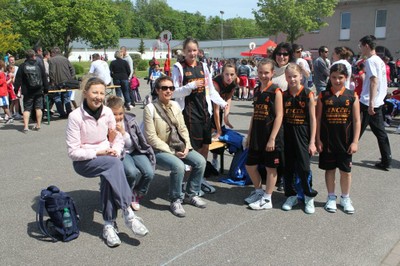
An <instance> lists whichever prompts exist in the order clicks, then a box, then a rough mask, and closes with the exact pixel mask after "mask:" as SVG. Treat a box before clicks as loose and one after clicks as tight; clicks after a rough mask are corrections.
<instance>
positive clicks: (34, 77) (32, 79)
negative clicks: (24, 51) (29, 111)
mask: <svg viewBox="0 0 400 266" xmlns="http://www.w3.org/2000/svg"><path fill="white" fill-rule="evenodd" d="M24 72H25V75H26V80H27V82H28V85H29V88H30V89H40V88H41V87H42V86H43V80H42V70H41V68H40V66H39V63H38V62H37V61H35V62H34V63H33V64H29V63H25V66H24Z"/></svg>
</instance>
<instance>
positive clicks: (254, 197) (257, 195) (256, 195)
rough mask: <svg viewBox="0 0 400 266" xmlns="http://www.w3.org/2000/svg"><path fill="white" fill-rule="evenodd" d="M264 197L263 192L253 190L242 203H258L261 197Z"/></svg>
mask: <svg viewBox="0 0 400 266" xmlns="http://www.w3.org/2000/svg"><path fill="white" fill-rule="evenodd" d="M263 195H264V191H262V190H260V191H257V190H253V191H252V192H251V193H250V195H249V196H248V197H247V198H245V199H244V202H246V204H251V203H253V202H256V201H259V200H260V199H261V198H262V196H263Z"/></svg>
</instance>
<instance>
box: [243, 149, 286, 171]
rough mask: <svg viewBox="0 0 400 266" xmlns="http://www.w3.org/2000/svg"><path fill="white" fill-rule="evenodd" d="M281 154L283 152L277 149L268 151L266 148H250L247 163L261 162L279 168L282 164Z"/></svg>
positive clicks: (266, 165) (255, 163)
mask: <svg viewBox="0 0 400 266" xmlns="http://www.w3.org/2000/svg"><path fill="white" fill-rule="evenodd" d="M281 154H282V153H281V152H280V151H277V150H275V151H271V152H267V151H265V150H262V151H256V150H253V149H249V153H248V154H247V161H246V165H259V164H261V165H264V166H265V167H268V168H277V167H278V166H279V165H280V164H281Z"/></svg>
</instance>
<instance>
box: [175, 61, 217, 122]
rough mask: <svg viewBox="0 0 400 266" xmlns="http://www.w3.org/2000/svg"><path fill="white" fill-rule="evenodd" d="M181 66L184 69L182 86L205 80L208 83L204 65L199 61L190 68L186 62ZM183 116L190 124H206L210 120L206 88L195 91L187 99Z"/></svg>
mask: <svg viewBox="0 0 400 266" xmlns="http://www.w3.org/2000/svg"><path fill="white" fill-rule="evenodd" d="M181 65H182V69H183V81H182V85H186V84H188V83H190V82H193V81H196V80H204V82H205V83H206V80H205V75H204V70H203V65H202V63H200V62H198V61H197V62H196V64H195V65H194V66H189V65H187V64H186V62H182V63H181ZM183 115H184V117H185V120H186V121H187V122H189V123H205V122H207V121H208V120H209V118H210V115H209V113H208V104H207V101H206V88H205V86H203V87H198V88H196V89H193V90H192V92H191V93H190V95H188V96H186V97H185V109H184V110H183Z"/></svg>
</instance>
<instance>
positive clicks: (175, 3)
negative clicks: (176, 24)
mask: <svg viewBox="0 0 400 266" xmlns="http://www.w3.org/2000/svg"><path fill="white" fill-rule="evenodd" d="M257 2H258V1H257V0H201V1H198V0H197V1H196V0H195V1H193V0H167V3H168V5H169V6H170V7H172V8H173V9H176V10H180V11H185V10H186V11H187V12H189V13H196V12H197V11H199V12H200V13H201V14H202V15H203V16H206V17H209V16H220V15H221V14H220V11H221V10H222V11H224V19H228V18H235V17H242V18H253V19H254V16H253V14H252V10H253V9H257Z"/></svg>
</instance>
